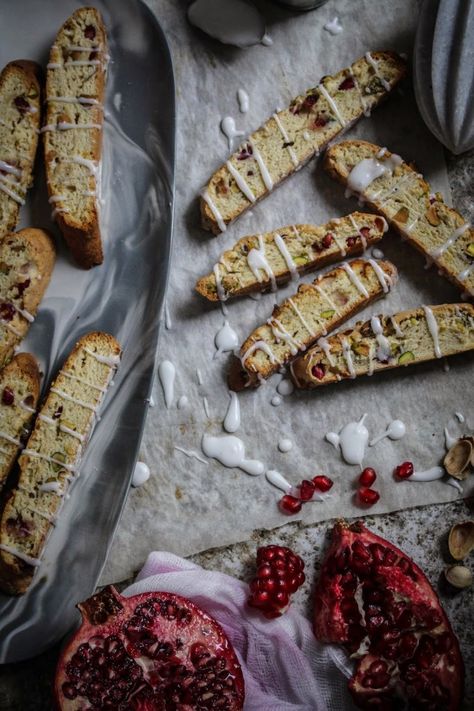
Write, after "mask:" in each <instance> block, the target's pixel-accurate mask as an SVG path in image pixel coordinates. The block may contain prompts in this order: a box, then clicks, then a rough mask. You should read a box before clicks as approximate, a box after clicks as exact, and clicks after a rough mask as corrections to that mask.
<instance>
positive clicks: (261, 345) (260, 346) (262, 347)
mask: <svg viewBox="0 0 474 711" xmlns="http://www.w3.org/2000/svg"><path fill="white" fill-rule="evenodd" d="M255 351H263V352H264V353H265V354H266V355H267V356H268V357H269V358H270V363H278V362H279V361H277V359H276V358H275V354H274V353H273V351H272V349H271V348H270V346H269V345H268V343H265V341H255V342H254V343H252V345H251V346H250V348H248V349H247V350H246V351H245V353H244V355H243V356H242V357H241V359H240V362H241V363H242V366H243V367H245V361H246V360H247V359H248V358H250V356H251V355H252V354H253V353H255Z"/></svg>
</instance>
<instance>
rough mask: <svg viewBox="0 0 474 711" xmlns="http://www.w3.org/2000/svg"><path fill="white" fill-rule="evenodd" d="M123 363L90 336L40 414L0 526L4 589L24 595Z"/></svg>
mask: <svg viewBox="0 0 474 711" xmlns="http://www.w3.org/2000/svg"><path fill="white" fill-rule="evenodd" d="M119 360H120V346H119V344H118V343H117V341H116V340H115V339H114V338H113V337H112V336H110V335H108V334H106V333H97V332H94V333H89V334H87V335H86V336H83V338H81V340H80V341H79V342H78V343H77V344H76V346H75V347H74V349H73V351H72V353H71V354H70V355H69V357H68V358H67V359H66V361H65V363H64V365H63V367H62V369H61V370H60V371H59V373H58V375H57V377H56V379H55V381H54V382H53V384H52V386H51V387H50V389H49V392H48V394H47V397H46V400H45V401H44V404H43V406H42V408H41V410H40V412H39V414H38V417H37V419H36V422H35V426H34V429H33V431H32V433H31V435H30V438H29V439H28V442H27V444H26V447H25V449H24V450H23V453H22V454H21V456H20V458H19V460H18V463H19V468H20V474H19V480H18V485H17V487H16V489H14V490H13V492H12V494H11V496H10V498H9V499H8V500H7V501H6V503H5V507H4V510H3V512H2V515H1V520H0V589H1V590H3V591H4V592H6V593H9V594H13V595H15V594H20V593H23V592H25V590H26V589H27V588H28V586H29V585H30V583H31V580H32V577H33V574H34V571H35V570H36V569H37V568H38V566H39V565H40V559H41V556H42V553H43V550H44V546H45V543H46V540H47V538H48V535H49V533H50V532H51V529H52V527H53V525H54V522H55V518H56V516H57V515H58V513H59V509H60V508H61V504H62V502H63V498H64V496H65V494H66V493H67V490H68V488H69V486H70V484H71V482H72V481H73V480H74V478H75V477H77V476H78V474H79V467H80V460H81V457H82V455H83V453H84V450H85V448H86V445H87V441H88V439H89V437H90V435H91V432H92V428H93V426H94V423H95V421H96V418H97V413H98V410H99V407H100V405H101V403H102V400H103V398H104V396H105V394H106V391H107V387H108V385H109V383H110V380H111V378H112V376H113V374H114V372H115V370H116V368H117V366H118V363H119Z"/></svg>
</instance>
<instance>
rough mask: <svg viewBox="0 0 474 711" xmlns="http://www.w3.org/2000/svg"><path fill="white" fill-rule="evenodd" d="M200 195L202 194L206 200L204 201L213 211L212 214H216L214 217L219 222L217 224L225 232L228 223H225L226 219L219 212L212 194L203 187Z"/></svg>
mask: <svg viewBox="0 0 474 711" xmlns="http://www.w3.org/2000/svg"><path fill="white" fill-rule="evenodd" d="M200 195H201V197H202V199H203V200H204V202H205V203H206V205H207V206H208V208H209V209H210V211H211V212H212V214H213V215H214V218H215V220H216V222H217V226H218V228H219V229H220V231H221V232H225V231H226V229H227V227H226V224H225V222H224V220H223V219H222V215H221V213H220V212H219V210H218V209H217V206H216V204H215V203H214V201H213V199H212V198H211V196H210V195H209V193H208V191H207V189H206V188H203V189H202V190H201V193H200Z"/></svg>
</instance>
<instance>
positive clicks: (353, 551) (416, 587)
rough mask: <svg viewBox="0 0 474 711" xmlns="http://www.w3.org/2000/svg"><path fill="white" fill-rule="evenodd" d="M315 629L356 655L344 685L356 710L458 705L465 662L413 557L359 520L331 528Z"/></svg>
mask: <svg viewBox="0 0 474 711" xmlns="http://www.w3.org/2000/svg"><path fill="white" fill-rule="evenodd" d="M314 632H315V635H316V637H317V638H318V639H319V640H321V641H322V642H332V643H334V642H335V643H339V644H342V645H344V646H345V647H346V649H347V650H348V652H349V654H350V655H351V657H352V658H353V659H354V660H357V662H356V667H355V671H354V674H353V676H352V678H351V680H350V682H349V690H350V692H351V694H352V696H353V698H354V701H355V703H356V704H357V706H359V707H360V708H362V709H372V710H373V711H382V710H383V711H392V710H394V709H399V708H401V707H403V708H409V709H420V710H421V709H425V710H426V711H455V709H458V708H459V705H460V701H461V696H462V689H463V680H464V667H463V662H462V658H461V653H460V651H459V644H458V641H457V639H456V637H455V635H454V632H453V630H452V629H451V625H450V624H449V621H448V618H447V617H446V614H445V612H444V610H443V608H442V607H441V604H440V601H439V599H438V597H437V595H436V593H435V591H434V590H433V588H432V587H431V585H430V583H429V582H428V580H427V578H426V577H425V575H424V574H423V572H422V571H421V570H420V568H419V567H418V566H417V565H415V563H413V561H412V560H410V558H408V557H407V556H406V555H405V554H404V553H402V551H401V550H399V549H398V548H396V547H395V546H394V545H392V544H391V543H389V542H388V541H386V540H384V539H383V538H380V537H379V536H376V535H375V534H373V533H371V532H370V531H368V530H367V529H366V528H365V526H364V525H363V524H362V523H361V522H357V523H354V524H352V525H347V524H345V523H344V522H339V523H337V524H336V526H335V527H334V529H333V537H332V542H331V546H330V548H329V551H328V553H327V555H326V558H325V560H324V562H323V565H322V568H321V573H320V576H319V579H318V581H317V584H316V588H315V600H314ZM402 699H403V700H404V701H405V703H406V706H404V705H403V701H402Z"/></svg>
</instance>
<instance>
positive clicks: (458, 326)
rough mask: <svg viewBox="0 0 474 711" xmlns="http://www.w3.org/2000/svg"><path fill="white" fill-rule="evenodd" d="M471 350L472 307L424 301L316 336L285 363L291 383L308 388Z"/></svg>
mask: <svg viewBox="0 0 474 711" xmlns="http://www.w3.org/2000/svg"><path fill="white" fill-rule="evenodd" d="M472 349H474V306H473V305H472V304H468V303H461V304H442V305H438V306H424V307H421V308H417V309H411V310H409V311H402V312H400V313H397V314H394V315H393V316H384V315H380V316H373V317H372V318H371V319H369V320H368V321H360V322H359V323H357V324H356V325H355V326H354V327H353V328H350V329H347V330H345V331H341V332H339V333H335V334H333V335H331V336H329V337H328V338H324V339H320V341H319V342H318V345H316V346H314V347H313V348H310V349H309V350H308V351H307V352H306V353H305V354H304V355H302V356H301V357H299V358H296V360H294V361H293V363H292V364H291V368H290V370H291V375H292V378H293V382H294V383H295V385H296V387H298V388H301V389H306V390H309V389H312V388H317V387H320V386H321V385H327V384H330V383H335V382H338V381H340V380H345V379H347V378H355V377H358V376H359V375H372V374H373V373H376V372H378V371H382V370H389V369H391V368H398V367H402V366H403V367H405V366H408V365H415V364H416V363H423V362H425V361H429V360H434V359H436V358H441V357H445V356H451V355H455V354H457V353H463V352H465V351H469V350H472Z"/></svg>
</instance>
